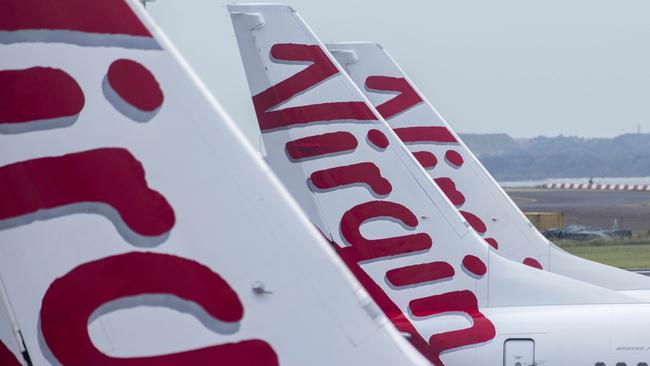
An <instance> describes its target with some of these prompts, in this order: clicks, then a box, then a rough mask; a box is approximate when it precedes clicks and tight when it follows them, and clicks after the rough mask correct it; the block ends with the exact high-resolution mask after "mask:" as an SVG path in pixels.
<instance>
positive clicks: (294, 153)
mask: <svg viewBox="0 0 650 366" xmlns="http://www.w3.org/2000/svg"><path fill="white" fill-rule="evenodd" d="M357 146H358V142H357V139H356V138H355V137H354V135H353V134H351V133H349V132H343V131H339V132H330V133H324V134H322V135H314V136H307V137H303V138H301V139H297V140H293V141H289V142H287V144H286V145H285V148H286V150H287V154H288V155H289V157H291V159H293V160H300V159H307V158H314V157H320V156H324V155H329V154H336V153H341V152H345V151H351V150H354V149H356V148H357Z"/></svg>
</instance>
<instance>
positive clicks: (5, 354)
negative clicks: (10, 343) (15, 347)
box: [0, 341, 21, 366]
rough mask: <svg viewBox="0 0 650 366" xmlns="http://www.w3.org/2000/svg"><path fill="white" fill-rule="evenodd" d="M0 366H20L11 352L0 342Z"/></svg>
mask: <svg viewBox="0 0 650 366" xmlns="http://www.w3.org/2000/svg"><path fill="white" fill-rule="evenodd" d="M0 365H2V366H21V364H20V362H18V360H17V359H16V356H14V354H13V352H11V351H10V350H9V348H7V346H5V344H4V343H2V341H0Z"/></svg>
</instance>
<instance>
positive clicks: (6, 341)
mask: <svg viewBox="0 0 650 366" xmlns="http://www.w3.org/2000/svg"><path fill="white" fill-rule="evenodd" d="M0 9H2V10H1V11H0V55H1V57H0V300H1V301H0V341H1V342H0V365H2V366H18V365H27V364H28V363H29V364H30V365H34V366H46V365H53V366H54V365H61V366H82V365H83V366H88V365H92V366H116V365H122V366H126V365H139V366H146V365H156V366H164V365H169V366H171V365H250V366H253V365H254V366H271V365H273V366H276V365H423V364H426V360H424V358H422V356H420V354H419V353H417V352H416V351H415V350H414V349H413V348H412V347H411V346H410V345H409V344H408V342H406V341H405V340H404V339H403V337H402V336H401V335H400V334H399V333H398V332H397V331H396V330H395V329H394V328H393V327H392V326H391V325H390V323H389V322H388V320H387V319H386V317H385V316H384V315H383V314H382V313H381V312H380V311H379V310H378V309H377V306H376V304H375V303H374V302H373V301H372V300H371V299H370V297H369V296H368V294H367V292H366V291H365V290H363V288H362V287H361V286H360V285H359V283H358V282H357V281H356V280H354V278H353V277H352V276H351V275H350V274H349V273H348V272H347V270H346V269H345V266H344V265H343V263H342V262H341V261H340V260H339V259H338V258H337V257H336V255H335V253H334V252H333V250H332V249H331V247H330V246H329V244H328V243H327V242H326V241H324V240H323V239H322V237H321V236H320V234H319V233H318V232H317V231H316V230H315V229H314V228H313V226H312V225H311V224H310V223H309V221H308V220H307V218H306V217H305V216H304V215H303V214H302V212H301V211H300V210H299V208H298V206H297V205H296V204H295V202H294V201H293V200H292V199H291V198H290V196H289V194H288V193H287V192H286V191H285V190H284V189H283V188H282V186H281V184H280V183H279V181H277V179H276V178H275V177H274V176H273V174H272V173H271V172H270V170H269V169H268V167H267V166H266V165H265V164H264V163H263V162H262V161H261V160H260V158H259V157H258V154H257V153H256V152H255V151H254V150H253V149H252V148H251V147H250V146H249V145H248V144H247V143H246V141H245V139H244V138H243V137H242V135H241V134H240V132H238V130H237V129H236V128H235V127H234V124H233V122H232V121H230V119H229V117H228V116H227V115H226V114H225V113H224V112H223V110H222V109H221V107H220V105H219V104H218V103H217V102H216V101H215V100H214V99H213V98H212V97H211V96H210V95H209V94H208V93H207V92H206V89H205V88H204V86H203V85H202V84H201V83H200V82H199V80H198V79H197V77H196V76H195V74H194V73H192V72H191V71H190V70H189V68H188V67H187V64H186V63H185V62H184V61H183V59H182V58H180V56H179V55H178V54H177V52H176V51H175V49H174V48H173V47H172V46H171V45H170V44H169V42H168V41H167V39H166V38H165V36H164V35H163V34H162V33H161V32H160V31H159V30H158V28H157V27H156V25H155V24H153V23H152V21H151V20H150V19H149V18H148V17H147V15H146V13H145V11H144V10H143V8H142V6H141V5H140V3H139V2H137V1H129V2H124V1H121V0H93V1H86V0H61V1H39V0H0ZM29 358H31V361H29V362H28V359H29Z"/></svg>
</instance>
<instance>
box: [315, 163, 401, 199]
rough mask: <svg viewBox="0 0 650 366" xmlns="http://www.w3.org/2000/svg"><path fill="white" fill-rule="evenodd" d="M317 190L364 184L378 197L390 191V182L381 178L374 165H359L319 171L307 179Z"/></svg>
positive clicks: (391, 188)
mask: <svg viewBox="0 0 650 366" xmlns="http://www.w3.org/2000/svg"><path fill="white" fill-rule="evenodd" d="M309 179H310V180H311V182H312V184H313V185H314V186H315V187H316V188H318V189H333V188H337V187H342V186H347V185H351V184H365V185H367V186H368V188H369V189H370V190H372V191H373V192H374V193H376V194H379V195H387V194H389V193H390V192H391V191H392V190H393V187H392V186H391V184H390V182H389V181H388V180H387V179H386V178H384V177H382V176H381V171H379V168H378V167H377V166H376V165H375V164H374V163H359V164H352V165H346V166H337V167H335V168H330V169H324V170H319V171H317V172H314V173H313V174H312V175H311V177H310V178H309Z"/></svg>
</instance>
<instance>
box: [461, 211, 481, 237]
mask: <svg viewBox="0 0 650 366" xmlns="http://www.w3.org/2000/svg"><path fill="white" fill-rule="evenodd" d="M459 212H460V214H461V215H463V217H464V218H465V220H467V222H468V223H469V224H470V226H471V227H473V228H474V230H476V231H478V232H479V233H480V234H485V232H486V231H487V226H485V223H484V222H483V220H481V219H480V218H479V217H478V216H476V215H474V214H473V213H471V212H467V211H463V210H459Z"/></svg>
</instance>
